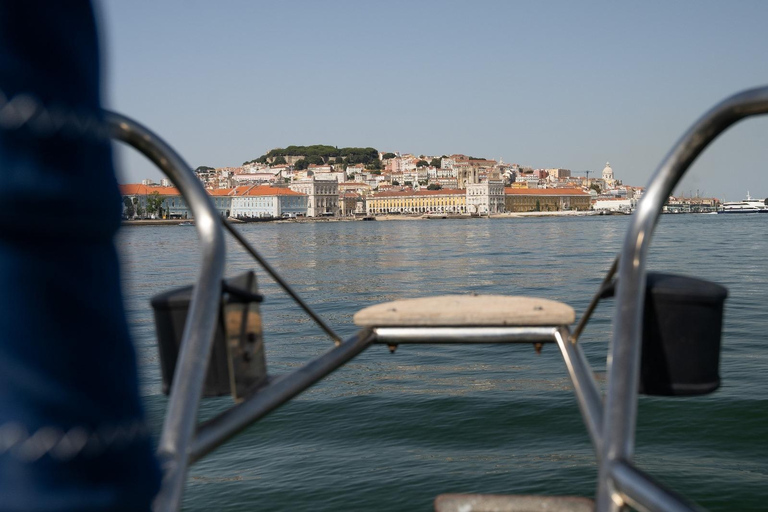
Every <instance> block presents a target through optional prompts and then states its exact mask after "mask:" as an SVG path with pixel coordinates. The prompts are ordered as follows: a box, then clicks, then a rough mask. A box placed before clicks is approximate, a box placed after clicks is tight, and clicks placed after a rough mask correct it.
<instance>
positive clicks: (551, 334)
mask: <svg viewBox="0 0 768 512" xmlns="http://www.w3.org/2000/svg"><path fill="white" fill-rule="evenodd" d="M374 332H375V333H376V340H375V341H374V343H383V344H388V345H396V344H398V343H403V344H405V343H554V342H555V335H556V334H557V327H376V328H374Z"/></svg>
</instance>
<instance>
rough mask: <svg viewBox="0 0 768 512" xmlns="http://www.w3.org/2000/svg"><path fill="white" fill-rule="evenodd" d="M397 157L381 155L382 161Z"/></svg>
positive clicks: (386, 154) (392, 154)
mask: <svg viewBox="0 0 768 512" xmlns="http://www.w3.org/2000/svg"><path fill="white" fill-rule="evenodd" d="M396 156H397V155H395V154H394V153H384V154H383V155H381V158H382V160H389V159H390V158H395V157H396Z"/></svg>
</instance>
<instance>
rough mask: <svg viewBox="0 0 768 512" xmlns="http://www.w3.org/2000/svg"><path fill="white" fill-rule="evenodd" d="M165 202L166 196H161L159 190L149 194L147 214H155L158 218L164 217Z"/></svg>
mask: <svg viewBox="0 0 768 512" xmlns="http://www.w3.org/2000/svg"><path fill="white" fill-rule="evenodd" d="M163 201H165V196H161V195H160V192H158V191H157V190H155V191H154V192H152V193H151V194H149V195H148V196H147V213H148V214H149V215H152V214H155V215H157V216H158V217H160V216H162V215H163Z"/></svg>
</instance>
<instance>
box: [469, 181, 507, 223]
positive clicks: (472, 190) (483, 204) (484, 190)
mask: <svg viewBox="0 0 768 512" xmlns="http://www.w3.org/2000/svg"><path fill="white" fill-rule="evenodd" d="M467 212H469V213H479V214H481V215H484V214H487V213H502V212H504V181H503V180H487V181H482V182H480V183H467Z"/></svg>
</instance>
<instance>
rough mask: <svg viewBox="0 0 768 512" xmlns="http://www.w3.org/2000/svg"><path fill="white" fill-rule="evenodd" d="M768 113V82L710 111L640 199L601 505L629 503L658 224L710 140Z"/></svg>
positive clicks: (619, 325)
mask: <svg viewBox="0 0 768 512" xmlns="http://www.w3.org/2000/svg"><path fill="white" fill-rule="evenodd" d="M766 113H768V87H760V88H756V89H750V90H747V91H744V92H741V93H738V94H735V95H733V96H731V97H729V98H727V99H725V100H724V101H722V102H721V103H719V104H718V105H716V106H715V107H713V108H712V109H711V110H710V111H709V112H707V113H706V114H704V116H702V117H701V118H700V119H699V120H698V121H697V122H696V123H695V124H694V125H693V126H692V127H691V128H690V129H689V130H688V131H687V132H686V133H685V134H684V135H683V136H682V137H681V138H680V140H679V141H678V142H677V144H676V145H675V146H674V147H673V148H672V150H671V151H670V152H669V153H668V154H667V156H666V157H665V159H664V160H663V161H662V163H661V165H660V166H659V168H658V169H657V170H656V172H655V173H654V175H653V177H652V178H651V181H650V184H649V185H648V187H647V189H646V192H645V194H644V195H643V197H642V199H641V200H640V202H639V203H638V205H637V211H636V212H635V215H634V216H633V218H632V221H631V224H630V226H629V230H628V231H627V235H626V237H625V239H624V245H623V249H622V251H621V254H620V257H619V258H620V259H619V272H618V284H617V289H616V309H615V313H614V322H613V338H612V340H611V345H610V349H609V353H608V365H607V369H608V389H607V395H606V401H605V408H604V414H603V429H602V432H603V451H602V454H601V456H600V466H599V475H598V492H597V501H596V508H597V510H598V511H601V512H605V511H615V510H619V509H620V508H622V507H623V506H624V502H623V499H622V498H621V495H620V494H619V493H617V492H616V488H615V485H614V482H613V476H612V467H613V465H615V464H616V463H624V462H631V460H632V456H633V452H634V444H635V424H636V416H637V392H638V374H639V367H640V340H641V331H642V311H643V303H644V300H645V271H646V268H645V267H646V257H647V253H648V248H649V245H650V242H651V238H652V235H653V230H654V228H655V226H656V223H657V222H658V219H659V215H660V214H661V211H662V208H663V206H664V203H665V202H666V200H667V198H668V197H669V195H670V194H671V193H672V191H673V189H674V187H675V186H676V185H677V183H678V182H679V181H680V179H681V178H682V176H683V175H684V174H685V171H686V170H687V169H688V167H689V166H690V165H691V164H692V163H693V161H694V160H695V159H696V158H697V157H698V156H699V154H701V152H702V151H703V150H704V148H705V147H707V145H708V144H709V143H710V142H712V141H713V140H714V139H715V138H717V136H718V135H719V134H720V133H722V132H723V131H724V130H726V129H727V128H728V127H729V126H731V125H733V124H734V123H736V122H737V121H739V120H741V119H744V118H746V117H749V116H753V115H759V114H766Z"/></svg>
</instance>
